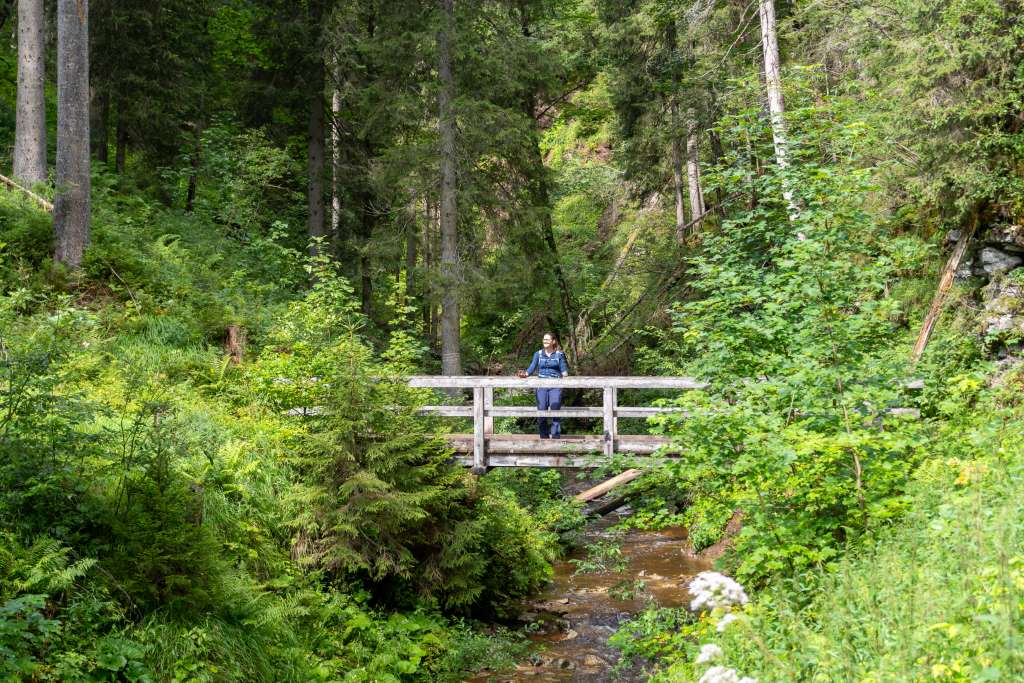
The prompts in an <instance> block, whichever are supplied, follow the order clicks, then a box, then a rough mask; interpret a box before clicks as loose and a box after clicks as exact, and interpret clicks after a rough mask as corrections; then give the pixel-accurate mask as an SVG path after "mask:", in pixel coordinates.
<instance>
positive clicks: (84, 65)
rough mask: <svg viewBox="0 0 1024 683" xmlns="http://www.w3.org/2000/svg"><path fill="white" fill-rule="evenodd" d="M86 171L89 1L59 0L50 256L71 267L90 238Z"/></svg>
mask: <svg viewBox="0 0 1024 683" xmlns="http://www.w3.org/2000/svg"><path fill="white" fill-rule="evenodd" d="M89 170H90V169H89V0H58V2H57V194H56V197H55V199H54V202H53V205H54V208H53V227H54V232H55V233H56V237H57V248H56V251H55V252H54V260H56V261H57V262H58V263H63V264H65V265H67V266H69V267H71V268H78V267H79V266H80V265H81V264H82V254H83V252H84V251H85V245H86V244H88V242H89V219H90V202H89V191H90V178H89Z"/></svg>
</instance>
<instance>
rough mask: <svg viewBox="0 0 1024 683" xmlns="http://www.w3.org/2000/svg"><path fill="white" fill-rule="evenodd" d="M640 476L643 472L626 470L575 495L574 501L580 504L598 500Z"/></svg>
mask: <svg viewBox="0 0 1024 683" xmlns="http://www.w3.org/2000/svg"><path fill="white" fill-rule="evenodd" d="M641 474H643V472H641V471H640V470H636V469H633V470H626V471H625V472H623V473H622V474H618V475H616V476H614V477H612V478H611V479H609V480H607V481H603V482H601V483H600V484H598V485H597V486H594V487H592V488H589V489H587V490H586V491H583V492H582V493H578V494H576V497H575V500H578V501H580V502H581V503H587V502H590V501H592V500H594V499H595V498H600V497H601V496H603V495H604V494H606V493H608V492H609V491H611V490H612V489H613V488H615V487H617V486H622V485H623V484H628V483H629V482H631V481H633V480H634V479H636V478H637V477H639V476H640V475H641Z"/></svg>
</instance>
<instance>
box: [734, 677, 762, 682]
mask: <svg viewBox="0 0 1024 683" xmlns="http://www.w3.org/2000/svg"><path fill="white" fill-rule="evenodd" d="M736 683H757V679H756V678H751V677H750V676H744V677H743V678H741V679H740V680H738V681H736Z"/></svg>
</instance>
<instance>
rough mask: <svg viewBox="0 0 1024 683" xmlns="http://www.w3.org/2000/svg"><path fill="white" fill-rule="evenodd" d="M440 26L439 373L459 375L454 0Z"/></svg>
mask: <svg viewBox="0 0 1024 683" xmlns="http://www.w3.org/2000/svg"><path fill="white" fill-rule="evenodd" d="M441 14H442V16H441V22H442V23H441V29H440V31H439V32H438V34H437V75H438V78H439V79H440V81H441V90H440V93H439V95H438V128H439V132H440V136H441V201H440V203H441V288H442V289H441V292H442V293H441V372H442V374H445V375H461V374H462V355H461V352H460V349H459V347H460V343H461V339H460V330H459V289H460V285H461V282H462V269H461V265H460V263H459V245H458V202H457V199H456V194H455V192H456V185H455V179H456V172H457V171H456V164H457V163H458V160H457V158H456V152H455V136H456V123H455V108H454V99H455V79H454V77H453V75H452V43H453V42H454V40H455V0H441Z"/></svg>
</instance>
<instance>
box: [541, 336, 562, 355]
mask: <svg viewBox="0 0 1024 683" xmlns="http://www.w3.org/2000/svg"><path fill="white" fill-rule="evenodd" d="M544 336H545V337H551V338H552V339H553V340H554V341H555V351H561V350H562V342H561V340H559V338H558V334H557V333H556V332H545V333H544Z"/></svg>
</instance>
